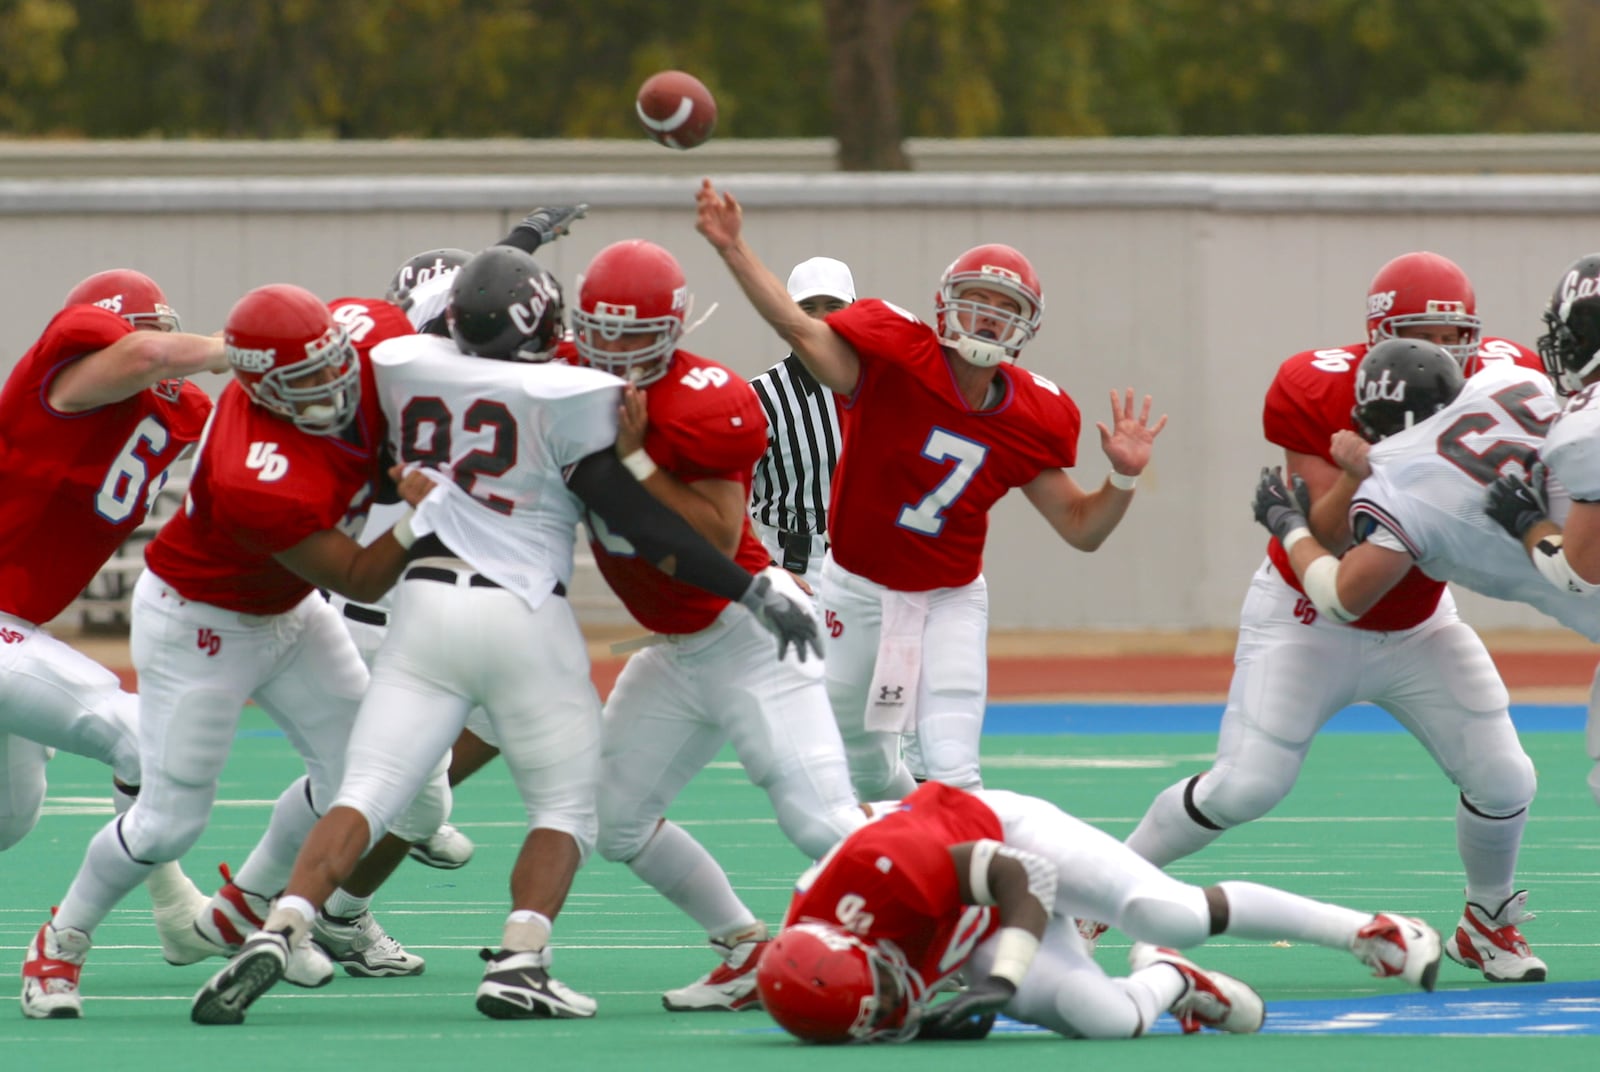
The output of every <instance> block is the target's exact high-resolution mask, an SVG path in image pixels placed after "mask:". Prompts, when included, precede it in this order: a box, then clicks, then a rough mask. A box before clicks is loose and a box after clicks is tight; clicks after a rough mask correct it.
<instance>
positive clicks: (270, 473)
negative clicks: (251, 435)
mask: <svg viewBox="0 0 1600 1072" xmlns="http://www.w3.org/2000/svg"><path fill="white" fill-rule="evenodd" d="M244 464H245V468H247V469H259V470H261V475H260V476H258V477H257V478H256V479H258V480H261V481H265V482H266V483H269V484H270V483H271V482H272V481H274V480H281V479H283V475H284V474H285V473H287V472H288V471H289V459H288V458H285V457H284V456H283V455H282V454H279V453H278V444H276V443H252V444H250V453H249V454H247V455H245V459H244Z"/></svg>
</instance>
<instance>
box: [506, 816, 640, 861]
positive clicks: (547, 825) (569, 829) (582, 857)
mask: <svg viewBox="0 0 1600 1072" xmlns="http://www.w3.org/2000/svg"><path fill="white" fill-rule="evenodd" d="M528 829H529V830H557V831H560V832H561V833H563V834H566V835H567V836H568V837H570V838H571V839H572V840H573V841H574V842H576V843H577V846H578V866H579V867H582V866H583V865H584V864H585V863H587V862H588V860H589V857H590V856H591V855H593V853H594V851H595V843H596V841H597V840H598V838H599V833H600V821H599V819H598V818H597V817H596V815H595V813H594V810H593V809H592V808H591V809H587V810H584V809H572V808H560V809H557V808H544V809H541V810H540V811H539V813H538V814H536V815H530V816H529V817H528ZM637 854H638V850H637V849H635V850H634V851H633V852H632V853H630V854H629V855H628V857H627V858H628V859H632V858H633V856H635V855H637ZM606 859H608V860H611V862H612V863H617V862H620V859H621V858H616V859H613V858H612V857H606Z"/></svg>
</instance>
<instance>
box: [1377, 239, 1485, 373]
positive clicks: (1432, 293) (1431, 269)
mask: <svg viewBox="0 0 1600 1072" xmlns="http://www.w3.org/2000/svg"><path fill="white" fill-rule="evenodd" d="M1435 324H1437V325H1446V326H1449V327H1458V328H1460V329H1461V337H1460V341H1458V342H1455V343H1451V344H1448V345H1445V347H1444V348H1445V349H1446V350H1448V351H1449V352H1450V354H1451V356H1452V357H1454V358H1455V359H1456V360H1457V361H1460V362H1461V363H1462V364H1465V363H1466V362H1467V361H1469V360H1471V358H1472V356H1473V355H1474V354H1476V353H1477V352H1478V344H1479V343H1480V342H1482V341H1483V321H1481V320H1479V319H1478V299H1477V296H1476V295H1474V294H1473V292H1472V281H1471V280H1470V279H1468V278H1467V273H1465V272H1463V271H1462V270H1461V269H1460V267H1458V266H1457V265H1456V263H1455V262H1454V261H1452V260H1450V259H1449V258H1448V257H1441V256H1439V254H1437V253H1426V252H1418V253H1405V254H1402V255H1400V256H1398V257H1396V258H1395V259H1394V260H1392V261H1390V262H1389V263H1388V264H1385V265H1384V266H1383V267H1382V268H1379V269H1378V274H1377V275H1375V276H1373V277H1372V285H1371V286H1369V287H1368V288H1367V341H1368V342H1370V343H1380V342H1382V341H1383V340H1384V339H1397V338H1400V335H1399V330H1400V329H1401V328H1406V327H1416V326H1422V325H1435ZM1429 341H1430V342H1431V341H1433V340H1429Z"/></svg>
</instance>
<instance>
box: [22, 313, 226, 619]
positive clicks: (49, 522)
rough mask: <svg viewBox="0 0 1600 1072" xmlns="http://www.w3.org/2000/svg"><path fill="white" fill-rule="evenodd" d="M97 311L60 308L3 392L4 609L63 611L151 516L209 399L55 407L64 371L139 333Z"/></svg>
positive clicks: (157, 393)
mask: <svg viewBox="0 0 1600 1072" xmlns="http://www.w3.org/2000/svg"><path fill="white" fill-rule="evenodd" d="M133 330H134V329H133V327H132V326H131V325H130V324H129V323H128V322H127V321H126V320H124V319H123V318H122V317H120V316H118V315H117V314H115V313H113V312H110V311H109V310H106V309H101V308H98V307H96V306H92V305H74V306H70V307H68V308H66V309H63V310H61V312H59V313H57V314H56V315H55V317H54V318H53V319H52V320H51V321H50V323H49V324H48V325H47V326H46V327H45V329H44V334H43V335H41V336H40V337H39V341H38V342H36V343H34V344H33V347H32V348H31V349H29V350H28V352H27V353H26V354H24V355H23V357H22V360H21V361H20V362H18V363H17V367H16V368H15V369H13V370H12V372H11V376H10V378H9V379H7V380H6V384H5V389H4V391H3V392H0V481H3V483H4V486H5V494H4V495H3V496H0V611H4V612H5V613H7V614H13V615H16V616H17V617H18V618H22V619H24V620H25V621H29V622H33V623H35V624H43V623H44V622H48V621H49V620H50V619H52V618H54V617H56V616H57V615H59V614H60V613H61V612H62V611H63V610H65V609H66V607H67V604H69V603H71V602H72V601H73V600H74V599H75V598H77V596H78V593H79V592H82V591H83V589H84V587H85V586H86V585H87V584H88V583H89V581H90V580H91V579H92V578H93V577H94V575H95V571H97V570H98V569H99V568H100V567H101V566H103V565H105V563H106V560H107V559H109V558H110V557H111V556H112V555H113V554H114V553H115V552H116V550H117V548H118V547H119V546H120V545H121V544H122V542H123V541H124V540H125V539H127V538H128V535H129V534H130V533H132V532H133V530H134V529H135V528H137V527H138V526H139V524H140V523H141V522H143V521H144V519H145V515H146V513H147V512H148V511H149V509H150V504H151V503H152V502H154V501H155V497H156V495H157V494H158V493H159V492H160V491H161V487H162V485H163V484H164V483H166V479H167V469H168V467H170V466H171V465H172V463H173V462H175V461H177V460H178V458H179V457H180V456H182V455H183V453H184V452H185V451H186V450H188V449H189V448H190V447H191V446H192V445H193V444H194V443H195V442H196V441H197V440H198V439H199V438H200V433H201V430H202V429H203V428H204V427H205V422H206V417H207V416H209V415H210V413H211V399H210V398H208V397H206V393H205V392H204V391H202V390H200V388H198V387H196V386H194V385H193V384H190V383H184V384H181V385H180V386H178V387H177V388H176V389H175V390H174V389H173V387H172V386H171V385H169V384H161V385H157V386H155V387H148V388H146V389H144V390H143V391H140V392H139V393H138V394H136V395H134V396H133V397H132V398H127V399H124V400H122V401H121V402H113V403H111V404H110V405H106V406H101V407H99V408H98V409H92V410H86V411H84V412H82V413H61V412H59V411H57V410H54V409H52V408H51V407H50V403H49V401H48V398H49V393H50V387H51V385H52V384H53V383H54V382H55V378H56V376H57V375H59V374H60V372H61V371H62V370H63V369H65V368H66V367H67V366H68V365H70V364H71V363H72V362H74V361H77V360H78V359H79V358H82V357H84V356H85V355H87V354H92V353H95V352H96V351H99V350H103V349H105V348H106V347H107V346H110V345H111V344H112V343H114V342H116V341H117V340H118V339H120V338H122V337H123V336H124V335H127V334H128V333H129V332H131V331H133Z"/></svg>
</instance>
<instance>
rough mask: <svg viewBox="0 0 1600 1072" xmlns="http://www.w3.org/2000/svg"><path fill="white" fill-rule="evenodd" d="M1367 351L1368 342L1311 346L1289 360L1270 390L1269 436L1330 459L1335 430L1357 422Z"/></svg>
mask: <svg viewBox="0 0 1600 1072" xmlns="http://www.w3.org/2000/svg"><path fill="white" fill-rule="evenodd" d="M1366 352H1367V348H1366V346H1365V345H1357V346H1348V347H1343V348H1339V349H1329V350H1306V351H1303V352H1301V353H1298V354H1295V355H1294V356H1293V357H1291V358H1289V359H1288V360H1287V361H1285V362H1284V363H1283V365H1282V366H1281V367H1279V369H1278V374H1277V376H1276V377H1274V378H1273V381H1272V386H1271V387H1269V388H1268V389H1267V399H1266V404H1265V406H1264V408H1263V411H1262V417H1261V424H1262V430H1263V431H1264V432H1265V433H1266V437H1267V441H1268V442H1270V443H1275V444H1277V445H1278V446H1280V447H1283V448H1284V449H1285V450H1292V451H1295V452H1297V453H1300V454H1312V455H1315V456H1317V457H1319V458H1322V459H1323V460H1324V461H1327V462H1329V463H1330V464H1331V463H1332V460H1333V459H1332V458H1331V457H1330V455H1329V454H1328V444H1329V442H1330V441H1331V440H1332V438H1333V433H1334V432H1336V431H1338V430H1340V429H1341V428H1351V427H1354V425H1353V424H1352V422H1351V418H1350V410H1351V409H1352V408H1353V407H1354V406H1355V369H1356V366H1357V365H1359V364H1360V363H1361V358H1362V357H1363V356H1364V355H1365V354H1366Z"/></svg>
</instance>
